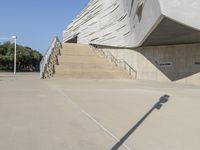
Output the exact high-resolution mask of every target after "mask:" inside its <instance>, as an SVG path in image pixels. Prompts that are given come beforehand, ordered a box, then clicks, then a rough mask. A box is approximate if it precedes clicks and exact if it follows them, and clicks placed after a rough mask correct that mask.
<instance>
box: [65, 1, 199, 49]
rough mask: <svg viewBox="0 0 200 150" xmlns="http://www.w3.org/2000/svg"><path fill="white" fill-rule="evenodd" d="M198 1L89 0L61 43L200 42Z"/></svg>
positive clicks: (134, 44)
mask: <svg viewBox="0 0 200 150" xmlns="http://www.w3.org/2000/svg"><path fill="white" fill-rule="evenodd" d="M198 6H200V1H199V0H193V1H188V0H170V1H168V0H91V1H90V2H89V4H88V5H87V7H86V8H85V9H84V10H83V11H82V12H81V13H80V15H78V16H77V17H76V18H75V19H74V21H73V22H72V23H71V24H70V25H69V26H68V27H67V28H66V30H65V31H64V33H63V37H64V39H63V40H64V42H67V41H70V40H72V39H74V38H77V41H78V42H79V43H85V44H97V45H107V46H115V47H139V46H143V45H166V44H186V43H198V42H200V21H199V20H200V7H198Z"/></svg>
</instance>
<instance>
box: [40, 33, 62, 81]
mask: <svg viewBox="0 0 200 150" xmlns="http://www.w3.org/2000/svg"><path fill="white" fill-rule="evenodd" d="M61 47H62V44H61V42H60V41H59V38H58V37H57V36H56V37H54V38H53V40H52V42H51V44H50V46H49V48H48V49H47V51H46V52H45V54H44V56H43V58H42V60H41V61H40V78H41V79H42V78H44V74H45V71H46V69H47V65H48V63H49V60H50V57H51V55H52V53H53V52H54V50H55V49H60V48H61ZM59 54H60V52H58V53H57V54H56V55H59Z"/></svg>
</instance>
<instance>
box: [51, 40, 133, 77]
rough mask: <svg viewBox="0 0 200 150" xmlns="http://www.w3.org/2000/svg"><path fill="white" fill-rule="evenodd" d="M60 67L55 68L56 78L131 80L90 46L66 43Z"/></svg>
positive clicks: (62, 50)
mask: <svg viewBox="0 0 200 150" xmlns="http://www.w3.org/2000/svg"><path fill="white" fill-rule="evenodd" d="M58 63H59V65H56V66H55V75H54V77H63V78H88V79H91V78H92V79H131V78H132V77H131V76H130V75H128V73H127V72H126V71H125V70H123V69H121V68H119V67H116V66H115V65H114V64H112V63H111V62H109V61H108V60H107V59H105V58H103V57H100V56H99V55H98V54H97V53H96V52H95V51H94V50H92V49H91V48H90V47H89V46H88V45H83V44H74V43H64V44H63V47H62V49H61V56H59V58H58Z"/></svg>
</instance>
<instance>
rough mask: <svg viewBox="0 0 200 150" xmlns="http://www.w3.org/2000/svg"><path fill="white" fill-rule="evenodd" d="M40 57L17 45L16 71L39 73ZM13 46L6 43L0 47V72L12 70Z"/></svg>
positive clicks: (30, 50)
mask: <svg viewBox="0 0 200 150" xmlns="http://www.w3.org/2000/svg"><path fill="white" fill-rule="evenodd" d="M41 59H42V55H41V54H40V52H38V51H35V50H32V49H31V48H30V47H24V46H22V45H17V70H18V71H39V65H40V61H41ZM13 62H14V44H12V43H10V42H6V43H4V44H2V45H0V70H1V69H4V70H11V69H13V65H14V64H13Z"/></svg>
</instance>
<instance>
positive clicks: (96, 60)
mask: <svg viewBox="0 0 200 150" xmlns="http://www.w3.org/2000/svg"><path fill="white" fill-rule="evenodd" d="M66 62H67V63H69V62H77V63H83V62H88V63H101V62H102V63H105V62H107V63H109V61H108V60H106V59H104V58H101V57H98V56H63V57H62V56H61V57H60V58H59V63H60V64H61V63H66Z"/></svg>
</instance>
